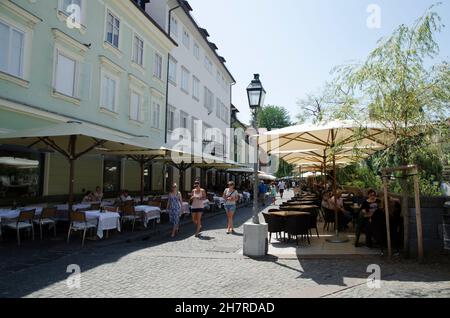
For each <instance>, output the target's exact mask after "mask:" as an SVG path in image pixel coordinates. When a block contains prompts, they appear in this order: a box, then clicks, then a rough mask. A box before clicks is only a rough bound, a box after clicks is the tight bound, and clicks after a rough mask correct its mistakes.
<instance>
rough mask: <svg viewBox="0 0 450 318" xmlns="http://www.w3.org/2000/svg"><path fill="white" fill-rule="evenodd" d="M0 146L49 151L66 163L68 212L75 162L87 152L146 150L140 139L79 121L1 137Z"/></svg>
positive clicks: (71, 195)
mask: <svg viewBox="0 0 450 318" xmlns="http://www.w3.org/2000/svg"><path fill="white" fill-rule="evenodd" d="M0 144H7V145H20V146H25V147H28V148H35V149H38V150H39V149H43V148H47V149H49V148H50V149H52V150H54V151H56V152H58V153H60V154H61V155H62V156H64V157H65V158H66V159H67V160H68V162H69V167H70V168H69V202H68V203H69V211H71V208H72V205H73V188H74V182H75V180H74V172H75V161H76V160H77V159H79V158H80V157H82V156H83V155H85V154H87V153H98V154H101V153H104V152H105V151H123V150H126V149H128V150H130V149H134V150H147V149H146V147H147V145H142V144H141V143H140V142H139V140H133V139H132V138H124V137H122V136H118V135H116V134H113V133H111V132H108V131H107V130H106V129H105V130H103V129H101V128H98V127H96V126H93V125H89V124H86V123H81V122H72V121H71V122H67V123H60V124H54V125H49V126H47V127H43V128H33V129H26V130H21V131H18V132H13V133H6V134H0Z"/></svg>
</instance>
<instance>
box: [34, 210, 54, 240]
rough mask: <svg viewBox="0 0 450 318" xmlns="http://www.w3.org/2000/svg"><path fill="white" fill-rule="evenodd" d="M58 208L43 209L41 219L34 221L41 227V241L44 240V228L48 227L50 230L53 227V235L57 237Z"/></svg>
mask: <svg viewBox="0 0 450 318" xmlns="http://www.w3.org/2000/svg"><path fill="white" fill-rule="evenodd" d="M56 213H57V211H56V208H44V209H42V214H41V216H40V217H39V219H37V220H34V223H36V224H38V225H39V233H40V236H41V241H42V239H43V235H42V227H43V226H44V225H48V226H49V229H50V228H52V227H53V233H54V236H55V237H56Z"/></svg>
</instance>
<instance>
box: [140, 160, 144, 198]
mask: <svg viewBox="0 0 450 318" xmlns="http://www.w3.org/2000/svg"><path fill="white" fill-rule="evenodd" d="M139 159H140V160H139V166H140V168H141V204H144V183H145V182H144V174H145V173H144V169H145V167H144V166H145V159H144V156H141V157H140V158H139Z"/></svg>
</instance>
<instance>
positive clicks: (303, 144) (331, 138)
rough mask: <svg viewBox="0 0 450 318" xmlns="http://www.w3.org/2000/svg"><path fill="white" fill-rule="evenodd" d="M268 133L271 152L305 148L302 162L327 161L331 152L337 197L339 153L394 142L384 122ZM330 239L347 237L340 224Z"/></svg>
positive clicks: (298, 127) (323, 125)
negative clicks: (340, 232) (341, 232)
mask: <svg viewBox="0 0 450 318" xmlns="http://www.w3.org/2000/svg"><path fill="white" fill-rule="evenodd" d="M265 135H266V136H267V137H269V140H268V141H266V142H265V143H264V145H263V146H264V147H266V149H268V151H269V152H270V153H280V152H286V153H287V156H289V155H291V156H293V154H294V153H295V152H298V153H302V152H303V153H304V154H305V155H306V157H304V158H303V159H301V158H300V159H299V160H300V161H299V162H301V160H307V161H310V160H309V159H311V160H316V161H317V164H319V162H322V164H323V163H324V162H328V161H327V160H328V159H327V158H328V156H331V158H332V159H331V165H332V170H333V192H334V197H335V198H336V189H337V185H336V162H337V158H339V155H340V154H341V155H343V154H345V153H347V152H349V151H348V150H352V149H360V150H362V152H364V151H366V150H367V151H373V150H374V149H378V150H381V149H384V148H386V147H388V146H390V145H391V144H392V143H393V142H394V140H393V138H392V136H390V135H389V134H388V133H387V132H386V130H385V129H384V128H383V126H381V125H377V124H373V123H366V124H364V125H361V123H357V122H354V121H330V122H324V123H319V124H304V125H296V126H291V127H286V128H283V129H278V130H274V131H270V132H268V133H266V134H265ZM289 152H291V154H289ZM308 156H309V157H308ZM320 157H322V160H320ZM305 158H308V159H305ZM287 159H289V158H287ZM335 218H336V219H335V220H336V223H337V221H338V217H337V209H335ZM336 225H338V224H336ZM329 242H332V243H341V242H345V240H341V239H340V238H339V231H338V226H336V237H335V238H334V239H332V240H329Z"/></svg>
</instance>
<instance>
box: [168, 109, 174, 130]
mask: <svg viewBox="0 0 450 318" xmlns="http://www.w3.org/2000/svg"><path fill="white" fill-rule="evenodd" d="M167 129H168V130H169V131H173V130H174V129H175V108H173V107H169V112H168V114H167Z"/></svg>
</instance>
